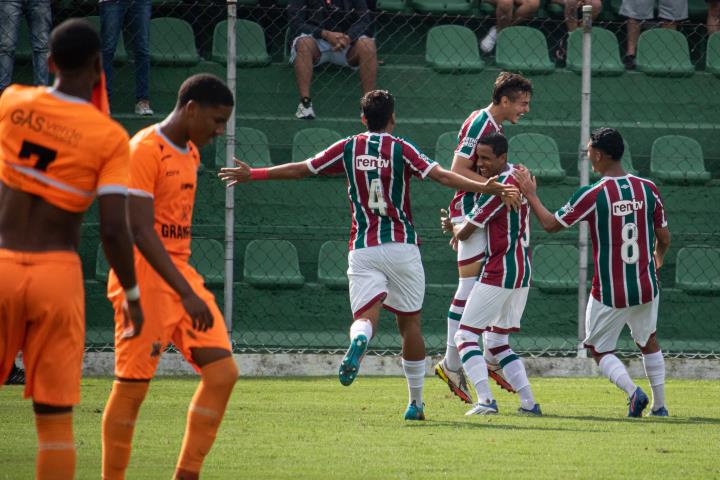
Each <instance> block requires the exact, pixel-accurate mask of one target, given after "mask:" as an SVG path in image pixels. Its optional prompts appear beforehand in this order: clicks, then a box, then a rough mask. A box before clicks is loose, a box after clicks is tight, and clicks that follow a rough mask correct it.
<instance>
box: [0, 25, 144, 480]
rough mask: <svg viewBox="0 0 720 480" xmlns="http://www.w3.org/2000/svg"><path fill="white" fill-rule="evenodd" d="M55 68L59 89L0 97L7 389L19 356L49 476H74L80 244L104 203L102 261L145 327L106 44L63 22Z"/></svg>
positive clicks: (2, 364) (81, 318)
mask: <svg viewBox="0 0 720 480" xmlns="http://www.w3.org/2000/svg"><path fill="white" fill-rule="evenodd" d="M48 61H49V64H50V69H51V71H52V72H53V73H54V74H55V84H54V85H53V87H52V88H47V87H20V86H17V85H14V86H11V87H9V88H8V89H7V90H5V92H4V93H3V95H2V97H0V272H2V275H0V385H1V384H2V383H3V381H4V380H5V378H6V376H7V374H8V372H9V371H10V369H11V368H12V365H13V361H14V359H15V355H16V353H17V352H18V350H22V351H23V360H24V363H25V366H26V368H27V382H26V386H25V397H31V398H32V400H33V409H34V411H35V422H36V427H37V433H38V451H37V460H36V478H38V479H42V480H44V479H51V478H52V479H71V478H73V477H74V473H75V446H74V443H73V432H72V409H73V405H76V404H77V403H78V402H79V401H80V374H81V367H82V356H83V350H84V340H85V338H84V337H85V313H84V294H83V279H82V270H81V268H80V259H79V257H78V255H77V248H78V242H79V237H80V224H81V223H82V219H83V213H84V212H85V211H86V210H87V209H88V207H89V206H90V204H91V203H92V201H93V199H94V198H95V196H96V195H97V198H98V205H99V212H100V237H101V239H102V242H103V247H104V249H105V254H106V256H107V258H108V260H109V262H110V265H112V267H113V268H114V269H115V271H116V272H117V274H118V277H119V278H120V282H121V283H122V286H123V288H124V289H125V291H126V292H127V300H128V302H127V303H126V304H125V312H126V313H125V319H126V324H127V321H128V320H130V321H132V324H133V326H132V328H130V329H127V330H126V332H125V336H127V337H133V336H135V335H137V334H139V333H140V330H141V327H142V321H143V317H142V312H141V310H140V303H139V293H138V289H137V286H136V284H135V272H134V267H133V250H132V239H131V236H130V232H129V230H128V227H127V225H128V221H127V218H126V201H127V190H128V188H127V183H128V167H129V145H128V137H127V134H126V133H125V131H124V130H123V129H122V127H121V126H120V125H119V124H117V123H115V122H114V121H112V120H111V119H110V118H109V117H107V116H106V115H104V114H103V113H101V112H100V111H98V110H97V109H96V108H95V107H94V106H93V105H92V104H91V103H90V98H91V96H92V90H93V86H94V85H96V84H97V83H98V81H99V80H100V73H101V72H102V67H101V64H100V37H99V35H98V34H97V32H96V31H95V30H94V29H93V27H92V26H91V25H90V24H89V23H87V22H85V21H81V20H69V21H67V22H64V23H62V24H61V25H59V26H58V27H57V28H55V30H53V32H52V34H51V37H50V57H49V60H48Z"/></svg>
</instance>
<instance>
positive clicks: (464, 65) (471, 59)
mask: <svg viewBox="0 0 720 480" xmlns="http://www.w3.org/2000/svg"><path fill="white" fill-rule="evenodd" d="M425 62H427V64H428V65H429V66H430V67H432V69H433V70H436V71H438V72H476V71H479V70H482V69H483V67H484V66H485V62H483V61H482V60H481V59H480V49H479V48H478V41H477V38H476V37H475V34H474V33H473V31H472V30H470V29H469V28H467V27H462V26H459V25H440V26H437V27H433V28H431V29H430V31H429V32H428V35H427V40H426V42H425Z"/></svg>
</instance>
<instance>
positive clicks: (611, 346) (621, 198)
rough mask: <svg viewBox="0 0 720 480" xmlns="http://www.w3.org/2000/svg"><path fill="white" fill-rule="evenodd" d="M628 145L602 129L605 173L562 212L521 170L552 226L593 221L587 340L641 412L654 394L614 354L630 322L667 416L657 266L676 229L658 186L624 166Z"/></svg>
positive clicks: (596, 157) (600, 166) (655, 408)
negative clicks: (658, 331) (658, 334)
mask: <svg viewBox="0 0 720 480" xmlns="http://www.w3.org/2000/svg"><path fill="white" fill-rule="evenodd" d="M623 150H624V146H623V139H622V137H621V136H620V133H619V132H618V131H617V130H614V129H611V128H600V129H598V130H595V131H594V132H593V133H592V136H591V140H590V143H589V144H588V157H589V158H590V161H591V162H592V167H593V170H595V171H596V172H598V173H600V174H601V175H603V177H602V178H601V179H600V180H599V181H597V182H596V183H594V184H592V185H588V186H585V187H582V188H580V189H579V190H578V191H577V192H575V194H574V195H573V196H572V197H571V198H570V201H569V202H568V203H567V204H566V205H565V206H563V207H562V208H561V209H560V210H558V211H557V212H555V214H554V215H553V214H552V213H551V212H549V211H548V210H547V209H546V208H545V207H544V206H543V204H542V202H540V199H539V198H538V196H537V194H536V185H535V179H534V178H531V176H530V174H529V173H528V172H527V171H524V172H519V173H518V174H517V175H516V177H517V178H518V181H519V184H520V188H521V189H522V191H523V193H524V194H525V195H526V197H527V199H528V202H529V203H530V205H531V207H532V209H533V211H534V212H535V214H536V215H537V217H538V219H539V220H540V223H541V224H542V226H543V228H545V230H546V231H548V232H557V231H559V230H561V229H563V228H568V227H570V226H572V225H574V224H575V223H577V222H580V221H586V222H588V223H589V226H590V235H591V238H592V244H593V259H594V265H595V275H594V276H593V281H592V291H591V297H590V299H589V300H588V305H587V312H586V317H585V333H586V336H585V340H584V343H585V346H586V347H587V348H588V349H589V351H590V353H591V354H592V356H593V358H594V359H595V361H596V362H597V363H598V365H599V366H600V369H601V370H602V372H603V374H605V375H606V376H607V377H608V378H609V379H610V381H611V382H613V383H614V384H615V385H617V386H618V387H619V388H621V389H622V390H624V391H625V393H627V395H628V398H629V405H630V408H629V410H628V416H630V417H639V416H641V415H642V411H643V410H644V409H645V407H646V406H647V404H648V402H649V401H648V398H647V396H646V395H645V393H644V392H643V391H642V389H641V388H640V387H638V386H636V385H635V384H634V383H633V381H632V380H631V379H630V376H629V375H628V373H627V370H626V369H625V366H624V365H623V364H622V362H621V361H620V360H619V359H618V358H617V357H616V356H615V355H613V351H614V350H615V347H616V344H617V340H618V337H619V336H620V332H621V331H622V329H623V327H624V326H625V325H628V326H629V327H630V333H631V335H632V337H633V339H634V340H635V342H636V343H637V345H638V346H639V347H640V350H641V351H642V355H643V363H644V365H645V373H646V375H647V377H648V379H649V380H650V387H651V388H652V393H653V398H652V408H651V411H650V415H654V416H667V414H668V412H667V409H666V407H665V361H664V360H663V355H662V352H661V351H660V346H659V345H658V342H657V339H656V337H655V328H656V324H657V313H658V305H659V292H660V286H659V283H658V278H657V269H658V268H660V267H661V266H662V264H663V258H664V257H665V254H666V253H667V250H668V247H669V246H670V232H669V231H668V228H667V220H666V218H665V208H664V207H663V203H662V199H661V198H660V194H659V192H658V190H657V187H656V186H655V184H654V183H653V182H651V181H650V180H646V179H644V178H640V177H636V176H634V175H629V174H627V173H626V172H625V171H624V170H623V168H622V164H621V163H620V159H621V158H622V155H623Z"/></svg>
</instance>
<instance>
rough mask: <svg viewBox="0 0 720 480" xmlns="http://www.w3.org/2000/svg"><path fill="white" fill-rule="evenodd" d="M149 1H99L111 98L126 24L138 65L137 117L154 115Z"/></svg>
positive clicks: (136, 79)
mask: <svg viewBox="0 0 720 480" xmlns="http://www.w3.org/2000/svg"><path fill="white" fill-rule="evenodd" d="M150 7H151V5H150V0H100V35H101V36H102V61H103V70H105V77H106V81H107V90H108V97H110V98H112V75H113V58H114V57H115V49H116V48H117V44H118V40H119V39H120V36H121V35H122V33H123V26H124V25H125V23H127V27H128V33H129V34H130V39H131V42H132V49H133V57H134V58H133V61H134V63H135V100H136V102H137V103H135V114H137V115H152V114H153V113H154V112H153V111H152V109H151V108H150V51H149V48H150V47H149V45H150V13H151V9H150Z"/></svg>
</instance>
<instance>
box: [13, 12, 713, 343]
mask: <svg viewBox="0 0 720 480" xmlns="http://www.w3.org/2000/svg"><path fill="white" fill-rule="evenodd" d="M135 3H140V2H135ZM149 3H150V9H151V12H152V19H151V20H150V21H149V27H148V31H149V48H148V56H149V63H150V67H149V80H148V82H147V85H148V88H147V92H148V94H147V96H148V97H149V98H142V92H143V90H142V88H139V87H138V83H142V80H138V78H137V76H138V75H139V74H138V73H137V72H142V68H139V63H141V62H140V61H138V56H139V57H140V58H142V57H143V55H144V54H143V52H141V51H140V50H138V48H139V47H137V42H136V39H137V35H138V34H137V32H136V30H134V28H135V27H134V26H133V24H132V22H130V21H129V20H128V19H127V18H126V19H125V24H124V29H123V35H121V38H122V42H121V43H119V44H118V46H117V49H116V51H115V56H114V60H113V75H112V97H111V108H112V112H113V116H114V117H115V118H116V119H117V120H119V121H120V122H121V123H122V124H123V125H124V126H125V127H126V128H127V129H128V131H129V132H130V133H131V134H132V133H134V132H136V131H137V130H139V129H140V128H142V127H144V126H146V125H148V124H151V123H153V122H157V121H159V120H161V119H162V118H163V116H164V115H165V114H167V113H168V112H169V111H171V110H172V107H173V105H174V103H175V96H176V93H177V89H178V87H179V85H180V83H181V82H182V81H183V80H184V79H185V78H186V77H187V76H189V75H191V74H193V73H196V72H211V73H215V74H217V75H219V76H221V77H223V78H224V77H225V76H226V74H227V72H226V67H225V65H226V61H227V54H226V52H227V37H228V18H227V7H226V5H225V4H224V3H223V2H158V1H156V0H152V2H149ZM695 3H696V2H695V1H694V0H691V1H690V6H691V8H690V18H689V19H688V20H684V21H681V22H677V23H676V24H674V25H668V24H661V23H660V22H657V21H647V22H644V23H641V24H639V25H638V26H639V27H640V32H641V33H640V35H639V38H638V40H637V42H636V44H637V47H636V49H635V52H634V57H632V56H628V53H633V52H632V51H630V52H628V43H632V38H631V39H630V42H628V22H627V21H626V19H625V18H623V17H620V16H619V15H618V8H619V6H620V2H616V1H614V0H613V1H612V2H610V1H606V2H604V4H603V9H602V11H601V13H600V14H599V16H597V18H596V19H595V21H594V28H593V33H592V45H593V50H592V51H593V55H592V71H593V76H592V81H591V85H592V87H591V92H592V97H591V127H592V128H596V127H599V126H612V127H615V128H618V129H619V130H620V132H621V133H622V134H623V136H624V138H625V140H626V143H627V145H626V147H627V148H626V153H625V156H624V157H623V163H624V165H625V166H626V167H627V170H628V171H629V172H632V173H637V174H639V175H641V176H645V177H649V178H651V179H653V180H654V181H656V182H657V183H658V185H659V189H660V192H661V194H662V195H663V199H664V202H665V206H666V209H667V211H668V220H669V227H670V230H671V232H672V234H673V243H672V247H671V250H670V252H669V253H668V255H667V257H666V260H665V265H664V266H663V267H662V269H661V270H660V279H661V283H662V287H663V290H662V293H661V295H662V296H661V298H662V301H661V307H660V318H659V320H658V338H659V340H660V342H661V345H662V346H663V350H664V351H665V352H666V353H667V354H670V355H678V356H717V355H718V353H720V352H719V350H718V347H717V344H718V340H720V322H718V318H717V316H716V315H717V313H716V312H718V311H720V297H719V296H718V293H720V227H718V225H720V218H716V217H717V214H716V213H715V209H714V205H718V204H720V184H719V183H718V181H717V179H718V177H720V135H718V133H720V96H719V95H718V94H717V92H719V91H720V79H718V76H717V75H718V74H720V35H719V34H716V35H714V36H710V35H709V32H708V27H707V26H706V24H705V23H706V20H705V14H706V7H705V4H704V2H701V3H702V5H701V6H700V7H702V8H700V7H697V5H695ZM371 7H373V8H374V10H371V11H368V12H367V13H366V14H365V15H366V18H367V19H368V21H367V23H368V25H369V26H368V28H367V30H366V31H365V32H363V33H365V34H366V35H367V36H369V37H372V38H374V45H375V49H376V52H377V53H376V57H377V65H378V66H377V80H376V85H377V87H379V88H384V89H388V90H390V91H391V92H392V93H393V94H394V95H395V98H396V114H397V120H398V123H397V127H396V130H395V132H394V133H395V134H396V135H399V136H403V137H405V138H407V139H410V140H411V141H413V142H414V143H415V144H416V145H417V146H418V147H419V148H420V149H421V150H422V151H424V152H425V153H426V154H427V155H428V156H430V157H431V158H434V159H436V160H437V161H438V162H440V163H441V164H442V165H443V166H445V167H447V168H449V167H450V164H451V162H452V157H453V149H454V147H455V146H456V138H457V132H458V130H459V128H460V126H461V124H462V122H463V120H464V119H465V118H467V116H468V115H469V114H470V113H471V112H472V111H474V110H477V109H480V108H483V107H485V106H486V105H487V104H489V103H490V94H491V91H492V85H493V82H494V80H495V78H496V77H497V75H498V73H499V72H500V71H503V70H511V71H516V72H520V73H523V74H524V75H526V76H527V77H528V78H530V79H531V80H532V82H533V87H534V95H533V98H532V103H531V107H530V108H531V110H530V112H529V113H528V114H526V115H525V116H523V117H522V118H521V119H520V121H519V122H518V123H517V124H506V125H505V133H506V135H507V136H508V137H509V138H510V154H509V157H510V158H509V159H510V161H511V162H518V163H523V164H525V165H527V166H529V167H530V168H531V169H532V170H533V172H534V173H535V174H536V175H537V176H538V178H539V184H540V186H539V194H540V196H541V198H542V200H543V201H544V203H545V204H546V205H547V206H548V208H551V209H556V208H559V207H560V206H561V205H563V204H564V203H565V202H566V201H567V199H568V198H569V197H570V195H571V194H572V193H573V192H574V191H575V189H576V188H577V187H578V185H579V173H580V172H579V171H578V168H579V167H578V156H579V153H578V152H579V149H580V136H581V135H580V104H581V75H580V71H581V65H582V48H581V45H582V28H581V27H580V28H578V29H577V30H575V31H574V32H571V33H568V28H569V27H570V28H572V22H566V20H565V18H564V9H563V7H562V5H559V4H556V3H549V2H544V1H543V2H540V8H539V10H538V11H536V12H534V13H533V14H532V15H531V18H529V19H527V20H525V21H523V22H519V23H517V24H516V25H514V26H511V27H507V28H503V29H501V30H500V31H499V32H498V33H497V35H496V38H495V45H494V46H493V45H490V47H492V49H491V50H490V51H488V52H485V50H488V48H487V46H488V44H489V43H492V42H490V40H488V34H489V33H490V32H491V30H492V28H493V27H494V26H495V25H496V24H497V21H496V19H495V17H496V10H495V8H494V7H492V6H491V5H489V4H486V3H484V2H481V3H478V2H476V1H474V0H470V1H467V0H457V1H451V0H445V1H443V2H435V1H425V0H407V1H405V0H395V1H393V0H388V1H383V0H378V2H377V5H374V6H371ZM102 8H104V7H102ZM306 13H307V12H302V11H300V12H298V11H294V10H292V9H289V8H288V7H287V5H286V2H278V3H274V2H263V1H261V2H254V1H240V2H238V7H237V16H238V20H237V25H236V28H237V36H236V40H237V64H238V68H237V89H236V90H237V91H236V96H237V108H236V120H237V129H236V131H235V145H234V149H235V154H236V156H237V158H240V159H242V160H244V161H246V162H247V163H249V164H251V165H252V166H270V165H277V164H282V163H286V162H295V161H301V160H304V159H305V158H307V157H309V156H311V155H313V154H314V153H315V152H317V151H319V150H321V149H323V148H324V147H326V146H328V145H329V144H330V143H332V142H333V141H335V140H337V139H339V138H341V137H344V136H348V135H352V134H354V133H358V132H360V131H363V130H364V127H363V126H362V125H361V123H360V119H359V113H360V112H359V111H360V107H359V97H360V95H361V93H362V90H361V78H360V77H361V73H363V72H361V71H360V69H357V68H348V67H341V66H336V65H331V64H323V65H321V66H319V67H317V68H315V69H314V70H313V77H312V82H311V84H310V85H311V87H310V90H311V91H310V95H309V96H310V97H311V99H312V106H313V109H314V113H315V117H316V118H315V119H314V120H299V119H297V118H296V117H295V113H296V110H297V109H298V103H300V99H301V95H300V93H299V92H298V87H297V82H296V75H295V70H294V67H293V65H291V64H290V63H289V60H290V58H291V56H292V44H293V41H294V38H295V36H296V34H297V25H298V21H297V19H296V18H295V17H294V16H295V15H305V14H306ZM100 15H101V10H100V7H99V6H98V4H97V3H96V2H83V1H80V2H77V1H76V2H70V1H65V2H59V3H57V4H53V20H54V23H57V22H59V21H61V20H63V19H64V18H67V17H70V16H82V17H90V18H91V19H92V20H93V21H95V22H98V23H99V22H100ZM357 20H358V17H357V15H356V14H355V13H351V14H348V15H347V18H344V19H340V21H341V23H342V22H343V21H344V22H345V23H346V24H349V25H352V24H353V23H355V22H356V21H357ZM503 21H506V20H503ZM501 23H502V22H501ZM5 25H6V22H3V27H2V28H4V26H5ZM663 27H673V28H674V29H673V28H663ZM23 28H26V27H23ZM632 28H634V27H631V30H632ZM105 33H106V32H105ZM28 38H29V37H28V33H27V30H25V31H23V30H22V29H21V32H20V37H19V41H18V54H17V55H16V61H15V72H14V80H15V81H18V82H22V83H31V82H32V80H33V76H32V63H31V61H30V58H31V56H32V55H31V53H30V52H31V51H32V48H31V46H30V43H29V41H28ZM105 38H107V37H105ZM119 38H120V37H119ZM138 100H148V101H149V103H150V107H151V108H152V110H154V112H155V114H154V115H152V116H140V115H137V114H136V113H135V109H136V108H137V102H138ZM201 153H202V160H203V167H202V168H201V170H200V172H199V176H198V191H197V192H198V193H197V200H196V206H195V211H194V225H193V239H194V240H193V257H192V259H191V261H192V262H193V264H195V265H196V266H197V268H198V269H199V270H200V271H201V272H202V273H203V274H205V276H206V279H207V280H208V284H209V286H210V288H211V289H212V290H213V292H215V294H216V297H217V299H218V303H219V304H220V305H223V295H224V293H223V288H222V284H223V272H224V266H223V262H224V256H223V246H222V242H223V240H224V225H225V224H224V222H225V192H224V188H223V185H222V184H221V183H220V182H219V181H218V180H217V178H216V175H215V173H216V172H217V169H218V168H220V167H221V166H222V165H224V164H225V142H224V139H219V140H218V141H216V142H215V143H214V144H213V145H210V146H208V147H206V148H204V149H203V150H202V152H201ZM595 180H597V177H596V176H591V181H595ZM234 195H235V210H234V213H233V215H234V222H235V228H234V235H235V260H234V272H235V273H234V277H235V283H234V284H233V300H234V308H233V312H232V314H233V315H232V318H233V340H234V344H235V346H236V348H237V349H238V350H239V351H270V352H272V351H340V350H344V348H345V347H346V344H347V329H348V327H349V323H350V317H351V314H350V310H349V302H348V292H347V279H346V277H345V271H346V269H347V237H348V233H349V223H350V215H349V205H348V200H347V196H346V186H345V182H344V180H343V179H342V178H308V179H306V180H303V181H294V182H291V181H286V182H273V183H267V182H258V183H251V184H247V185H243V186H240V187H238V188H236V189H235V192H234ZM452 195H453V192H452V191H450V190H449V189H447V188H445V187H442V186H441V185H439V184H435V183H434V182H432V181H426V182H422V183H421V182H414V184H413V185H412V198H411V203H412V208H413V214H414V223H415V225H416V227H417V230H418V233H419V236H420V237H421V239H422V241H423V245H422V248H421V251H422V255H423V262H424V266H425V271H426V278H427V292H426V299H425V306H424V314H423V317H424V320H423V321H424V327H423V328H424V333H425V336H426V343H427V347H428V351H429V352H430V353H435V352H439V351H442V350H444V348H445V332H446V317H447V312H448V308H449V306H450V301H451V300H452V298H453V294H454V291H455V288H456V284H457V269H456V258H455V253H454V252H453V251H452V250H451V248H450V247H449V246H448V238H447V237H446V236H443V235H442V233H441V231H440V228H439V221H438V220H439V210H440V209H441V208H445V207H447V205H448V204H449V202H450V200H451V198H452ZM531 230H532V235H531V245H532V246H533V267H534V272H533V276H534V278H533V284H532V285H533V287H532V288H531V292H530V296H529V299H528V303H527V307H526V310H525V315H524V317H523V329H522V331H521V332H520V333H519V334H517V335H513V342H514V348H515V349H516V350H518V351H523V352H526V353H529V354H533V355H564V356H572V355H575V354H576V352H577V345H578V333H577V330H578V323H577V318H578V305H577V294H578V280H577V279H578V261H577V259H578V248H577V244H578V230H577V229H576V228H574V229H570V230H566V231H564V232H561V233H559V234H557V235H553V236H550V235H548V234H545V233H544V231H543V230H542V228H540V226H539V225H538V224H537V222H536V221H535V220H534V218H533V223H532V227H531ZM98 243H99V240H98V228H97V212H96V210H94V209H91V211H90V212H89V213H88V215H87V216H86V222H85V225H84V227H83V240H82V244H81V255H82V257H83V264H84V269H85V275H86V279H87V281H86V295H87V299H88V300H87V306H88V308H87V313H88V333H87V342H88V345H89V347H90V348H111V346H112V326H111V325H112V312H111V308H110V305H109V303H108V302H107V301H106V300H105V299H104V295H105V285H104V277H103V268H102V264H103V262H102V254H100V255H98V251H99V250H98ZM589 269H590V270H592V266H591V265H590V266H589ZM371 346H372V347H373V348H374V349H375V351H376V352H379V353H382V352H397V351H398V350H399V346H400V341H399V338H398V335H397V333H396V328H395V325H394V321H393V320H392V317H391V316H390V315H389V314H384V316H383V319H382V320H381V327H380V331H379V332H378V334H377V337H376V338H375V339H374V340H373V343H372V345H371ZM619 349H620V350H621V352H625V353H628V354H631V353H632V352H634V351H635V348H634V347H633V345H632V342H631V339H630V337H629V335H627V334H624V335H623V337H622V339H621V342H620V344H619Z"/></svg>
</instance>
